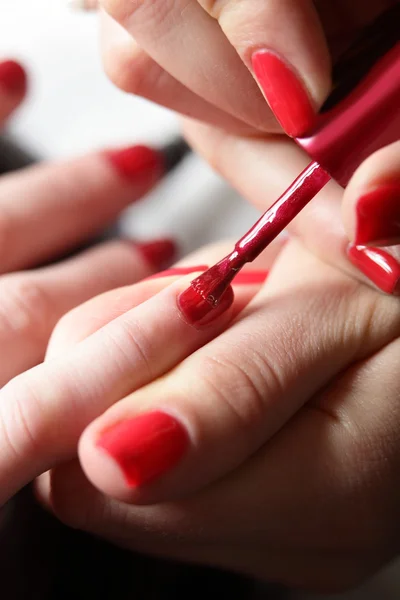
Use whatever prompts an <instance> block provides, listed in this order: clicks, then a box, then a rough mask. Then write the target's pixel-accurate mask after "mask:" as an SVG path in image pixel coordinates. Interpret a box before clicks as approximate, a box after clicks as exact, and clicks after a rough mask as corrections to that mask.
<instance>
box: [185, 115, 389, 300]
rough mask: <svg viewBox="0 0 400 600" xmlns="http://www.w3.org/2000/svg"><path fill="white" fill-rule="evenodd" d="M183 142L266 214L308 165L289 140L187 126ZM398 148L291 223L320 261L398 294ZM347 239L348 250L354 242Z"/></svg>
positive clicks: (330, 189)
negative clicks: (248, 136) (245, 135)
mask: <svg viewBox="0 0 400 600" xmlns="http://www.w3.org/2000/svg"><path fill="white" fill-rule="evenodd" d="M185 132H186V136H187V138H188V139H189V141H190V143H191V144H192V145H193V146H194V148H195V149H196V150H197V151H198V152H200V153H201V154H202V155H203V156H204V157H205V158H206V160H208V161H209V162H210V163H211V164H212V165H213V166H214V168H215V169H216V170H217V171H219V172H220V173H221V174H222V175H223V176H224V177H225V178H226V179H227V180H228V181H229V182H230V184H231V185H233V186H234V187H235V188H236V189H237V190H238V191H239V192H240V193H241V194H242V195H243V196H244V197H246V198H247V199H249V200H250V201H251V202H252V203H254V204H255V205H256V206H257V207H259V208H260V209H261V210H265V209H266V208H267V207H268V206H269V205H270V204H272V202H273V201H274V200H275V199H276V198H277V197H278V196H279V195H280V194H281V193H282V192H283V191H284V190H285V188H286V187H287V186H288V185H289V184H290V183H291V182H292V181H293V180H294V178H295V177H296V176H297V175H298V174H299V173H300V172H301V171H302V169H303V168H304V167H305V166H306V164H307V158H306V157H305V156H304V154H303V153H302V152H301V151H300V150H299V148H298V147H297V146H296V145H295V144H294V143H293V142H291V141H290V140H287V139H286V140H284V139H270V140H267V141H264V140H255V139H251V138H243V137H241V136H236V135H233V134H228V133H225V132H224V131H222V130H217V129H216V128H212V127H209V126H206V125H200V124H198V123H195V122H194V121H193V122H191V121H189V120H186V126H185ZM399 198H400V142H396V143H394V144H392V145H391V146H388V147H387V148H383V149H382V150H380V151H379V152H376V153H375V154H374V155H373V156H371V157H370V158H369V159H367V160H366V161H365V162H364V164H363V165H361V167H360V168H359V169H358V170H357V172H356V173H355V175H354V176H353V178H352V180H351V181H350V183H349V185H348V187H347V189H346V191H345V192H344V195H343V190H342V189H341V188H340V186H338V185H337V184H336V183H334V182H331V183H330V184H329V186H328V187H327V188H325V190H324V191H323V192H322V193H320V194H318V195H317V197H316V198H315V199H314V200H313V201H312V202H311V203H310V204H309V205H308V206H307V207H306V208H305V209H303V211H302V212H301V213H300V214H299V216H298V217H297V218H296V219H295V220H294V221H293V222H292V223H291V224H290V225H289V227H288V231H289V232H290V233H291V234H292V235H295V236H296V237H298V238H299V239H300V240H301V241H302V242H303V243H304V244H305V245H306V246H307V248H308V249H309V250H311V251H312V252H314V253H315V254H316V255H317V256H318V257H319V258H321V259H322V260H324V261H326V262H328V263H330V264H332V265H334V266H336V267H339V268H340V269H342V270H343V271H344V272H345V273H347V274H349V275H351V276H353V277H356V278H358V279H360V280H361V281H364V282H365V283H368V282H369V283H370V284H373V285H375V286H377V287H378V288H379V289H380V290H382V291H384V292H385V293H388V294H394V295H400V246H399V245H398V243H399V241H400V203H399V201H398V199H399ZM349 240H350V244H349Z"/></svg>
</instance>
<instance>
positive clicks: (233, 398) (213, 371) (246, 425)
mask: <svg viewBox="0 0 400 600" xmlns="http://www.w3.org/2000/svg"><path fill="white" fill-rule="evenodd" d="M241 358H242V359H243V356H241ZM200 372H201V373H202V381H203V383H204V385H205V386H206V390H207V391H206V397H209V398H210V397H212V398H213V400H212V402H213V403H214V402H218V404H219V406H220V407H222V408H225V409H226V410H227V411H228V417H229V418H231V419H233V420H234V421H236V423H237V427H238V428H239V430H247V429H250V430H251V429H252V428H253V427H254V425H255V424H260V423H261V422H262V420H263V419H264V417H265V398H266V393H267V390H266V387H267V386H266V383H265V377H264V375H265V374H264V373H262V372H260V371H259V370H258V369H257V368H254V365H251V364H250V363H249V362H248V361H243V360H242V362H241V363H240V364H239V363H238V362H237V360H236V359H235V358H233V357H232V358H231V357H230V356H229V355H226V356H218V357H217V356H209V357H206V358H205V359H204V361H203V364H202V365H200Z"/></svg>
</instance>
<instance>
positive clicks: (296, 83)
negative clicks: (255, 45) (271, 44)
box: [252, 50, 316, 137]
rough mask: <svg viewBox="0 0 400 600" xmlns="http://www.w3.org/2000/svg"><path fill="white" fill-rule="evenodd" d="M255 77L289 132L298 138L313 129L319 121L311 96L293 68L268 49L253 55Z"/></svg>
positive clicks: (279, 119) (277, 116)
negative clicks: (316, 120) (316, 121)
mask: <svg viewBox="0 0 400 600" xmlns="http://www.w3.org/2000/svg"><path fill="white" fill-rule="evenodd" d="M252 64H253V70H254V74H255V76H256V78H257V81H258V83H259V85H260V87H261V89H262V91H263V92H264V95H265V97H266V99H267V101H268V104H269V105H270V107H271V110H272V111H273V113H274V114H275V117H276V118H277V119H278V121H279V123H280V124H281V125H282V127H283V129H284V130H285V132H286V133H287V134H288V135H290V136H291V137H297V136H300V135H302V134H304V133H305V132H307V131H308V130H309V129H311V127H312V126H313V124H314V122H315V118H316V113H315V110H314V108H313V106H312V103H311V100H310V97H309V95H308V93H307V91H306V89H305V87H304V86H303V84H302V83H301V81H300V80H299V78H298V77H297V76H296V74H295V73H294V71H293V70H292V69H291V67H290V66H289V65H288V64H287V63H285V62H284V61H283V60H282V59H281V58H279V56H277V55H276V54H274V53H273V52H270V51H268V50H259V51H257V52H255V53H254V54H253V56H252Z"/></svg>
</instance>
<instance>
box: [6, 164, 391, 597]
mask: <svg viewBox="0 0 400 600" xmlns="http://www.w3.org/2000/svg"><path fill="white" fill-rule="evenodd" d="M260 168H261V169H262V170H263V169H264V164H263V163H261V164H260ZM271 169H272V170H273V165H271ZM336 192H337V190H336ZM320 202H321V203H323V204H324V206H325V210H326V211H328V210H329V207H334V210H331V212H330V214H329V216H328V214H327V223H328V224H329V223H330V225H327V227H326V231H325V235H326V236H327V239H332V240H335V239H336V237H335V236H336V230H337V223H340V212H339V211H338V210H337V208H338V205H337V204H336V203H333V202H332V201H330V199H329V195H327V196H326V197H325V196H324V195H321V197H320ZM335 215H336V216H335ZM299 227H301V223H300V224H299ZM303 235H304V236H306V235H307V231H305V232H304V234H303ZM342 235H343V234H342ZM337 243H338V244H339V243H340V241H339V240H337ZM226 249H227V248H225V247H224V248H222V247H217V248H211V249H208V250H202V251H199V252H198V253H197V254H196V255H195V256H192V257H189V258H188V259H186V260H185V264H186V265H188V264H192V265H194V264H199V263H200V264H210V263H211V262H213V261H214V260H215V259H216V258H217V257H218V256H221V255H223V254H224V253H225V252H226ZM260 260H262V261H263V262H262V263H261V264H258V265H256V266H257V268H268V269H269V270H271V273H270V276H269V278H268V279H267V281H266V283H265V284H264V285H263V286H261V287H259V286H255V287H254V286H252V288H251V289H250V288H246V287H240V286H237V287H236V288H235V294H236V301H235V304H234V305H233V307H232V308H231V309H230V310H229V311H228V312H227V313H224V314H223V315H221V316H220V318H219V319H216V321H215V322H213V323H212V324H211V325H210V326H209V327H207V328H206V329H195V328H192V327H191V326H190V325H188V324H186V323H185V322H183V321H182V319H181V317H180V316H179V313H178V309H177V307H176V301H175V299H176V297H177V296H178V295H179V293H180V292H181V291H182V290H184V289H185V288H186V287H187V285H188V282H189V281H190V279H191V276H185V277H184V278H178V279H177V278H166V279H164V278H162V277H161V278H158V279H155V280H150V281H144V282H142V283H138V284H136V285H134V286H128V287H125V288H122V289H119V290H115V291H110V292H108V293H107V294H106V295H102V296H99V297H97V298H95V299H93V300H90V301H89V302H87V303H86V304H84V305H82V306H81V307H78V308H76V309H74V311H72V312H71V313H69V314H68V315H66V316H65V317H64V318H63V319H62V320H61V321H60V323H59V325H58V326H57V327H56V329H55V331H54V333H53V336H52V339H51V341H50V345H49V348H48V352H47V357H46V358H47V359H46V361H45V362H44V364H43V365H39V366H38V367H35V368H34V369H31V370H30V371H28V372H26V373H23V374H21V375H20V376H18V377H16V378H14V379H13V380H12V381H10V382H9V384H7V385H6V386H5V387H4V388H3V389H2V390H1V391H0V423H1V428H0V448H1V452H0V489H1V494H2V495H1V499H0V500H1V501H2V502H5V501H7V499H8V498H9V497H11V496H12V495H13V494H14V493H15V492H16V491H17V490H18V489H19V488H20V487H22V486H23V485H24V484H25V483H26V482H28V481H30V480H31V479H33V478H34V477H35V476H38V475H40V474H41V473H44V474H43V475H42V476H41V477H40V478H39V480H38V481H37V486H36V489H37V495H38V497H39V498H40V499H41V501H42V502H43V503H44V504H45V505H46V506H47V507H48V509H49V510H51V511H53V512H54V513H55V514H56V515H57V516H58V517H59V518H60V519H61V520H62V521H64V522H65V523H67V524H69V525H70V526H73V527H77V528H80V529H84V530H86V531H89V532H92V533H95V534H97V535H100V536H102V537H105V538H106V539H109V540H111V541H113V542H114V543H117V544H120V545H123V546H126V547H128V548H131V549H135V550H139V551H142V552H148V553H151V554H156V555H161V556H167V557H172V558H178V559H182V560H189V561H193V562H199V563H208V564H213V565H217V566H223V567H225V568H228V569H234V570H239V571H242V572H244V573H249V574H252V575H255V576H257V577H260V578H265V579H270V580H277V581H281V582H284V583H286V584H289V585H294V586H303V587H307V588H313V589H323V590H337V589H344V588H346V587H349V586H351V585H355V584H356V583H358V582H360V581H361V580H362V579H364V578H365V577H367V576H369V575H370V574H371V573H373V572H374V571H375V570H376V569H378V568H379V567H380V566H381V565H382V564H384V563H385V562H386V561H388V560H389V559H390V558H392V557H394V556H395V555H396V553H397V552H398V539H399V536H398V529H399V523H398V510H397V507H398V501H399V497H398V486H397V483H396V482H397V478H396V473H397V472H398V468H399V460H400V454H399V447H398V441H397V440H398V436H397V432H398V423H399V419H400V414H399V409H398V383H397V378H396V377H393V373H397V371H398V366H399V358H398V357H399V349H400V348H399V345H400V342H399V335H400V308H399V303H398V300H397V299H396V298H392V297H388V296H384V295H383V294H380V293H378V292H377V291H375V290H373V289H372V288H370V287H369V286H366V285H364V284H363V283H361V282H359V281H357V280H356V279H355V278H353V277H349V276H348V275H346V274H344V273H343V272H342V271H341V270H339V269H337V268H334V267H332V266H330V265H328V264H327V263H326V262H323V261H321V260H320V259H319V258H317V257H316V256H315V255H314V254H312V253H311V252H309V251H308V250H307V249H306V248H305V247H304V245H303V244H302V243H300V242H298V241H296V240H291V241H289V242H287V243H286V244H284V245H283V247H282V245H279V246H278V247H276V246H272V247H271V248H270V249H269V251H268V252H267V253H266V254H265V255H263V257H262V259H261V258H260ZM193 276H194V275H193ZM166 313H167V314H166ZM89 315H91V316H92V315H95V317H96V318H95V319H93V318H88V316H89ZM165 316H166V318H164V317H165ZM160 319H161V322H160ZM167 341H168V347H169V352H168V353H166V352H165V346H166V343H167ZM238 348H240V352H238ZM146 365H147V366H146ZM149 365H150V369H149V368H148V366H149ZM199 373H203V377H202V378H201V379H199ZM83 382H84V385H83ZM382 390H384V391H385V393H384V394H382ZM154 408H156V409H163V410H167V411H170V412H172V413H173V414H174V415H175V416H176V417H177V418H179V420H180V421H181V422H182V423H183V424H184V425H185V426H186V428H187V431H188V434H189V438H190V452H189V453H188V455H187V456H186V457H185V459H184V460H183V461H182V463H181V464H180V465H179V466H177V467H176V468H175V469H173V470H172V471H171V472H169V473H167V474H165V476H164V477H162V478H160V479H159V480H157V481H155V482H154V483H152V484H151V485H149V486H144V487H143V488H137V489H132V488H129V487H127V486H126V484H125V482H124V479H123V477H122V474H121V472H120V471H119V468H118V466H117V465H116V464H115V463H113V462H112V460H111V459H110V458H109V457H107V456H105V455H104V453H103V452H101V451H100V450H99V448H98V447H97V445H96V441H97V439H98V436H99V435H101V432H102V431H103V430H104V429H106V428H108V427H109V426H110V425H112V424H113V423H116V422H118V421H120V420H121V419H124V418H131V417H133V416H134V415H135V414H141V413H143V412H146V410H149V409H154ZM21 417H22V418H21ZM121 501H122V502H121ZM233 549H234V550H233Z"/></svg>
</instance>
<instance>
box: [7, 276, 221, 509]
mask: <svg viewBox="0 0 400 600" xmlns="http://www.w3.org/2000/svg"><path fill="white" fill-rule="evenodd" d="M190 279H191V278H188V277H186V278H185V277H183V278H179V280H178V281H176V282H174V283H173V284H172V285H170V286H167V287H166V288H165V289H164V290H163V291H162V292H160V293H159V294H157V295H156V296H154V297H152V298H150V299H149V300H148V301H147V302H144V303H142V304H140V305H139V306H137V307H135V308H133V309H132V310H128V311H127V312H125V313H124V314H122V315H121V316H119V317H118V318H116V319H114V320H113V321H111V322H110V323H109V324H108V325H107V326H105V327H103V328H101V329H100V330H99V331H97V332H96V333H94V334H93V335H91V336H90V337H89V338H87V339H86V340H84V341H83V342H81V343H80V344H79V345H78V346H77V347H76V348H74V349H73V350H72V351H70V352H66V353H64V355H63V356H62V357H60V358H55V359H54V360H49V361H47V362H45V363H43V364H42V365H39V366H38V367H35V368H34V369H32V370H30V371H28V372H26V373H24V374H22V375H19V376H18V377H15V378H14V379H12V380H11V381H10V382H9V383H8V384H7V385H6V386H5V387H4V388H3V389H2V390H0V482H1V484H0V504H1V502H4V501H5V500H6V499H7V498H8V497H9V496H10V495H12V494H13V493H15V491H16V490H17V489H18V488H19V487H20V486H21V485H24V484H25V483H26V482H28V481H30V480H31V479H33V478H34V477H36V476H37V475H39V474H40V473H42V472H43V471H46V470H48V469H49V468H51V467H53V466H55V465H56V464H57V463H58V462H63V461H65V460H68V459H70V458H73V457H74V455H75V452H76V446H77V442H78V438H79V436H80V434H81V433H82V431H83V429H84V428H85V427H86V426H87V425H88V423H89V422H90V421H92V420H93V419H94V418H95V417H97V416H98V415H99V414H101V413H102V412H104V410H105V409H106V408H108V407H109V406H110V405H112V404H113V403H114V402H115V401H116V400H118V399H119V398H121V397H123V396H124V395H126V394H128V393H129V392H130V391H131V390H132V389H136V388H138V387H141V386H143V385H145V384H146V383H148V382H149V381H152V380H153V379H154V378H157V377H159V376H161V375H162V374H163V373H165V372H166V371H168V370H169V369H171V368H173V367H174V366H175V365H176V364H177V363H179V362H180V361H181V360H183V359H184V358H185V356H187V355H188V354H190V353H191V352H193V351H194V350H195V349H196V348H198V347H199V346H202V345H203V344H204V343H206V342H207V341H208V340H209V339H211V338H213V337H215V336H216V335H218V334H219V333H220V332H221V331H222V330H223V329H224V328H225V327H226V325H227V324H228V322H229V320H230V318H231V315H232V309H229V307H230V306H231V305H232V302H233V292H232V290H231V289H230V290H228V292H227V293H226V294H225V296H224V298H223V301H222V302H221V305H220V307H219V308H218V309H217V310H211V307H210V306H209V305H208V303H206V302H205V303H204V305H202V306H199V310H202V312H203V318H202V319H201V320H199V322H198V327H196V328H195V327H193V326H192V325H191V324H189V323H188V322H187V321H186V320H185V319H184V318H183V317H182V314H181V312H180V310H179V309H178V304H177V298H178V296H179V295H180V293H181V292H182V291H183V290H185V289H186V288H187V286H188V284H189V281H190ZM167 283H168V280H167ZM149 285H151V282H149ZM166 349H167V351H166Z"/></svg>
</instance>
